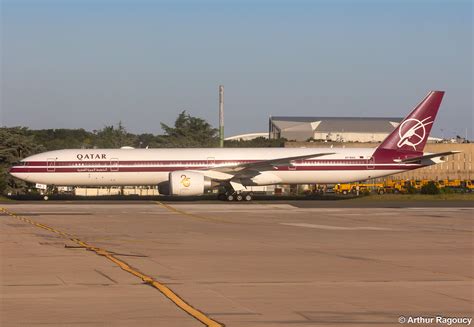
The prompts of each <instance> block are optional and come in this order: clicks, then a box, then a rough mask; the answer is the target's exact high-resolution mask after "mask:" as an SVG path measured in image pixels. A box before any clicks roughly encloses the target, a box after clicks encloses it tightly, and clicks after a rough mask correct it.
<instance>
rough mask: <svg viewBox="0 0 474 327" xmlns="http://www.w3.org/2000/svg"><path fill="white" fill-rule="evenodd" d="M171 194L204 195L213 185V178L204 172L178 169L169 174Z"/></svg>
mask: <svg viewBox="0 0 474 327" xmlns="http://www.w3.org/2000/svg"><path fill="white" fill-rule="evenodd" d="M169 186H170V190H169V194H170V195H180V196H187V195H202V194H204V192H205V191H207V190H209V189H210V188H211V187H212V182H211V179H210V178H208V177H205V176H204V175H203V174H200V173H197V172H194V171H186V170H177V171H173V172H171V173H170V175H169Z"/></svg>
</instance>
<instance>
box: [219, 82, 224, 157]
mask: <svg viewBox="0 0 474 327" xmlns="http://www.w3.org/2000/svg"><path fill="white" fill-rule="evenodd" d="M219 146H220V147H221V148H223V147H224V85H219Z"/></svg>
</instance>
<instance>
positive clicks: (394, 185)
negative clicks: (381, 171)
mask: <svg viewBox="0 0 474 327" xmlns="http://www.w3.org/2000/svg"><path fill="white" fill-rule="evenodd" d="M384 189H385V193H406V192H407V188H406V182H405V181H397V180H391V179H389V180H387V181H386V182H385V187H384Z"/></svg>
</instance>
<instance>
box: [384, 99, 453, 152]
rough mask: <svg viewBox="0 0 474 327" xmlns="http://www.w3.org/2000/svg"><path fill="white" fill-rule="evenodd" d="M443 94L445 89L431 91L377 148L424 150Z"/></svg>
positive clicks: (403, 150)
mask: <svg viewBox="0 0 474 327" xmlns="http://www.w3.org/2000/svg"><path fill="white" fill-rule="evenodd" d="M443 95H444V91H431V92H429V93H428V95H427V96H426V98H424V99H423V101H421V102H420V104H419V105H417V106H416V107H415V109H413V111H412V112H411V113H410V114H409V115H408V116H407V117H406V118H405V119H404V120H403V121H402V122H401V123H400V125H398V126H397V128H395V130H394V131H393V132H392V133H391V134H390V135H389V136H387V138H386V139H385V140H384V141H383V142H382V144H380V145H379V147H378V148H377V150H379V149H380V150H395V151H402V152H423V149H424V147H425V144H426V141H427V140H428V136H429V135H430V131H431V127H433V123H434V121H435V118H436V114H437V113H438V109H439V106H440V105H441V100H442V99H443Z"/></svg>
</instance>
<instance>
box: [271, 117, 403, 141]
mask: <svg viewBox="0 0 474 327" xmlns="http://www.w3.org/2000/svg"><path fill="white" fill-rule="evenodd" d="M402 120H403V118H400V117H396V118H375V117H291V116H276V117H270V120H269V137H270V138H272V139H275V138H281V137H282V138H286V139H287V140H291V141H307V140H311V139H313V140H323V141H332V142H382V141H383V139H384V138H385V137H386V136H387V135H388V134H389V133H391V132H392V131H393V129H394V128H395V127H396V126H398V124H400V122H401V121H402Z"/></svg>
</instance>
